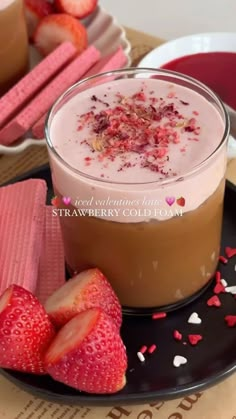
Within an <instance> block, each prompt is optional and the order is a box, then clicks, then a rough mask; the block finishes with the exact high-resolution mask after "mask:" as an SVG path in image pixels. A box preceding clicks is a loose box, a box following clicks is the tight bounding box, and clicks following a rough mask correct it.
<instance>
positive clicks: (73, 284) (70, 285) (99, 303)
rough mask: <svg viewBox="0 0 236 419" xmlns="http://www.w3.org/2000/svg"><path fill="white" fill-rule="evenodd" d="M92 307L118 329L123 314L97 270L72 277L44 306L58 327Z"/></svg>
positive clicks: (107, 283) (114, 295) (111, 291)
mask: <svg viewBox="0 0 236 419" xmlns="http://www.w3.org/2000/svg"><path fill="white" fill-rule="evenodd" d="M94 307H100V308H101V309H102V310H104V311H105V313H106V314H107V315H109V316H111V318H112V319H113V321H114V323H115V324H116V326H117V327H118V328H120V326H121V321H122V314H121V306H120V303H119V300H118V298H117V296H116V294H115V292H114V291H113V289H112V287H111V285H110V284H109V282H108V281H107V279H106V278H105V276H104V275H103V274H102V272H101V271H100V270H99V269H88V270H87V271H84V272H81V273H80V274H78V275H77V276H75V277H74V278H71V279H70V280H69V281H67V282H66V283H65V284H64V285H63V286H62V287H61V288H59V289H58V290H57V291H55V292H54V294H53V295H52V296H51V297H49V299H48V300H47V301H46V304H45V309H46V311H47V313H48V314H49V316H50V318H51V320H52V322H53V323H54V324H55V326H57V327H59V328H60V327H61V326H63V325H64V324H66V323H67V322H68V321H69V320H71V319H72V318H73V317H74V316H76V314H78V313H80V312H82V311H84V310H87V309H88V308H94Z"/></svg>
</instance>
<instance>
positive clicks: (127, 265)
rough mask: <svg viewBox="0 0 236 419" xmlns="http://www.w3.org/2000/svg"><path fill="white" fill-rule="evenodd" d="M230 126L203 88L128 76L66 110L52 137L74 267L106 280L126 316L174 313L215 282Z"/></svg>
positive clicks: (76, 94) (90, 84)
mask: <svg viewBox="0 0 236 419" xmlns="http://www.w3.org/2000/svg"><path fill="white" fill-rule="evenodd" d="M228 132H229V125H228V117H227V114H226V112H225V109H224V106H223V104H222V102H221V101H220V99H219V98H218V97H216V95H215V94H214V93H213V92H212V91H211V90H209V89H208V88H207V87H206V86H204V85H202V84H201V83H199V82H197V81H195V80H193V79H191V78H188V77H185V76H182V75H180V74H177V73H172V72H169V71H164V70H162V71H161V70H160V71H159V70H151V69H127V70H121V71H116V72H111V73H106V74H103V75H99V76H95V77H93V78H89V79H86V80H83V81H81V82H79V83H78V84H76V85H75V86H73V87H72V88H71V89H69V90H68V91H67V92H66V93H65V94H64V95H63V96H62V97H60V98H59V100H58V101H57V102H56V103H55V105H54V106H53V108H52V110H51V111H50V114H49V116H48V120H47V126H46V137H47V145H48V150H49V157H50V166H51V171H52V180H53V185H54V191H55V194H56V195H57V208H55V209H54V215H55V216H59V218H60V223H61V228H62V234H63V240H64V246H65V256H66V262H67V266H68V269H69V271H70V273H71V274H73V273H74V272H79V271H81V270H83V269H86V268H90V267H98V268H100V269H101V270H102V271H103V272H104V274H105V275H107V277H108V279H109V281H110V282H111V285H112V286H113V288H114V289H115V291H116V293H117V295H118V297H119V299H120V301H121V303H122V305H123V306H125V307H127V308H130V309H133V308H135V309H136V311H137V312H138V311H140V313H142V310H143V309H150V310H152V309H153V308H154V307H155V308H158V307H163V306H167V305H168V306H169V305H172V304H173V305H175V304H178V303H181V302H183V301H186V299H188V298H190V297H193V296H194V295H195V294H196V293H198V292H199V291H200V290H201V289H202V288H203V287H204V286H206V284H208V283H209V281H210V279H211V278H212V276H213V275H214V272H215V270H216V267H217V264H218V257H219V251H220V239H221V227H222V212H223V198H224V188H225V171H226V161H227V156H226V148H227V138H228Z"/></svg>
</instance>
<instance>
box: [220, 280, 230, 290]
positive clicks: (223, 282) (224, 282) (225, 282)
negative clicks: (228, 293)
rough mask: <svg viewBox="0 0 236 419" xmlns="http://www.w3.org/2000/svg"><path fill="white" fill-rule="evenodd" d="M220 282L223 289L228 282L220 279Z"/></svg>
mask: <svg viewBox="0 0 236 419" xmlns="http://www.w3.org/2000/svg"><path fill="white" fill-rule="evenodd" d="M220 282H221V284H222V285H223V287H225V288H226V287H227V285H228V282H227V281H226V280H225V279H221V280H220Z"/></svg>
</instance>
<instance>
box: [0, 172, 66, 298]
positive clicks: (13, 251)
mask: <svg viewBox="0 0 236 419" xmlns="http://www.w3.org/2000/svg"><path fill="white" fill-rule="evenodd" d="M46 189H47V188H46V183H45V182H44V181H43V180H41V179H29V180H27V181H24V182H18V183H15V184H13V185H9V186H4V187H1V188H0V237H1V248H0V295H1V294H2V293H3V292H4V291H5V289H6V288H8V287H9V286H10V285H11V284H17V285H20V286H22V287H24V288H26V289H28V290H29V291H31V292H32V293H34V294H35V293H36V294H37V296H38V298H39V299H40V300H41V302H44V301H46V299H47V298H48V297H49V296H50V295H51V293H52V292H53V291H55V289H57V288H59V287H60V286H61V285H62V284H63V283H64V282H65V262H64V252H63V244H62V237H61V231H60V226H59V219H58V217H55V216H53V207H52V206H51V207H50V206H49V207H46V206H45V199H46Z"/></svg>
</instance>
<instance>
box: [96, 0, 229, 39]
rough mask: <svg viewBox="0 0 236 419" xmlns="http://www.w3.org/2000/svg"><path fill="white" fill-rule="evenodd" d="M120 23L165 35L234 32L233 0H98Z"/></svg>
mask: <svg viewBox="0 0 236 419" xmlns="http://www.w3.org/2000/svg"><path fill="white" fill-rule="evenodd" d="M100 4H101V5H102V6H104V7H105V8H106V9H107V10H109V11H110V12H111V13H112V14H113V15H114V16H116V17H117V19H118V21H119V22H120V23H122V24H123V25H126V26H130V27H132V28H134V29H138V30H141V31H144V32H147V33H150V34H153V35H157V36H159V37H162V38H165V39H172V38H176V37H179V36H183V35H188V34H191V33H199V32H218V31H220V32H221V31H226V32H236V0H100Z"/></svg>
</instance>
